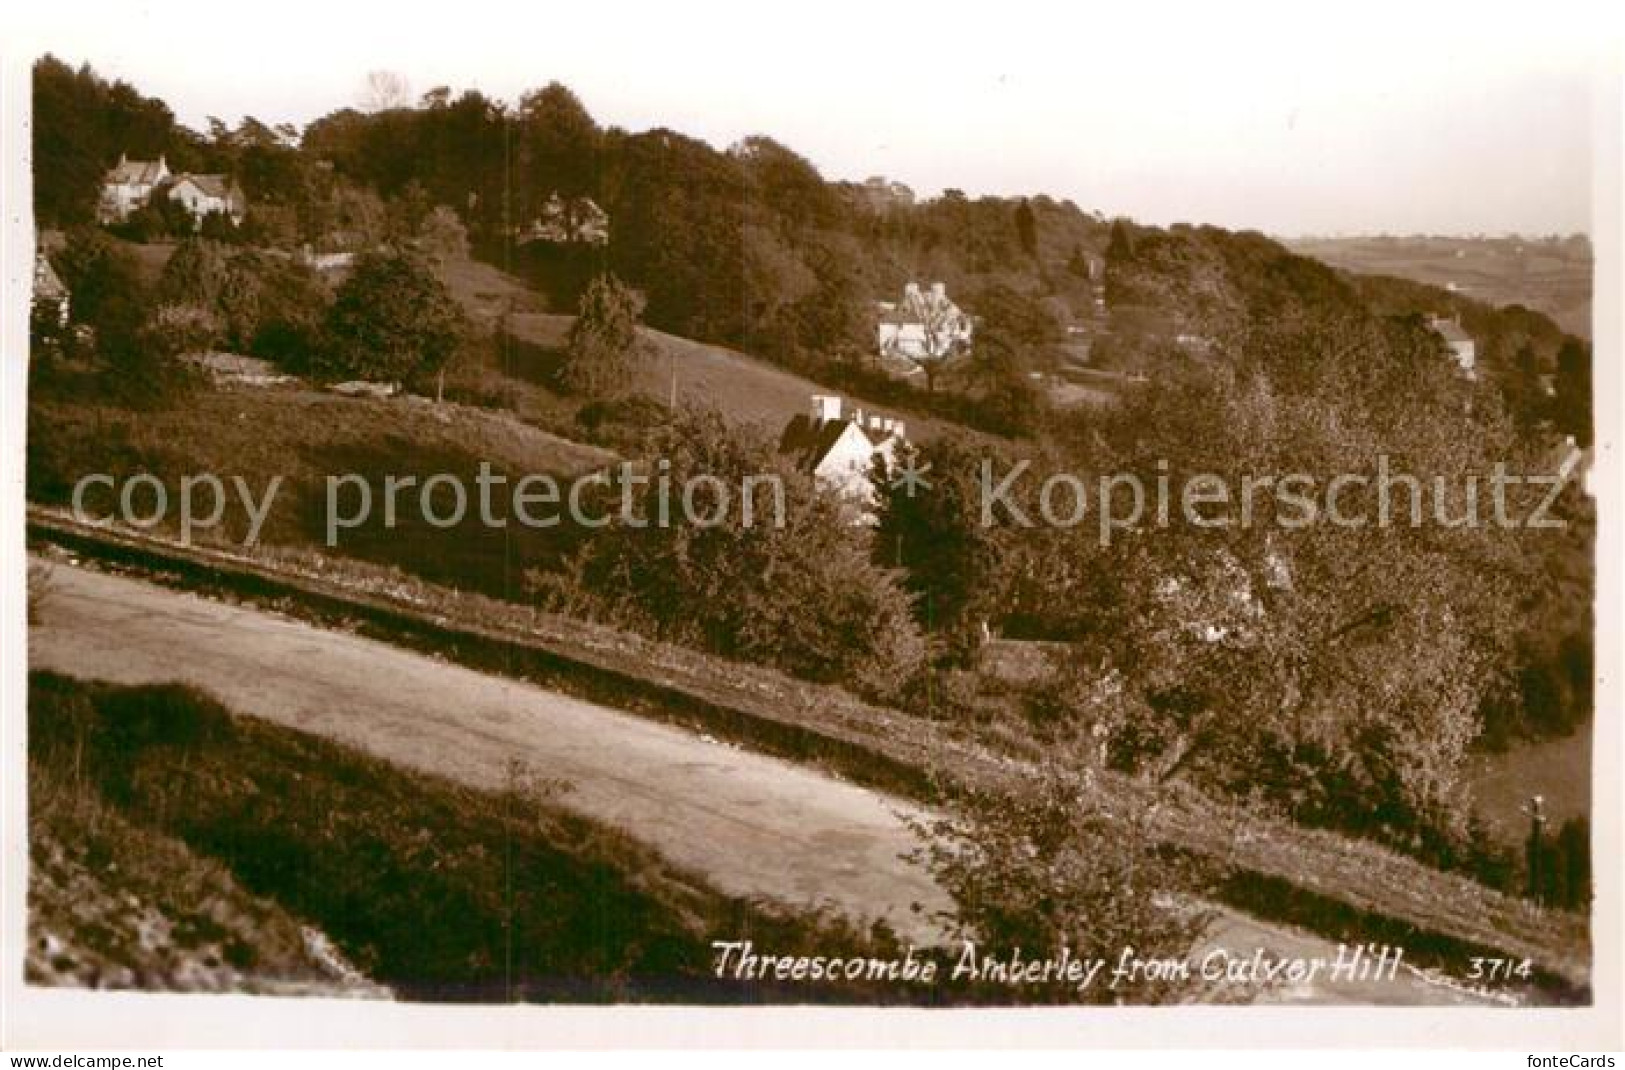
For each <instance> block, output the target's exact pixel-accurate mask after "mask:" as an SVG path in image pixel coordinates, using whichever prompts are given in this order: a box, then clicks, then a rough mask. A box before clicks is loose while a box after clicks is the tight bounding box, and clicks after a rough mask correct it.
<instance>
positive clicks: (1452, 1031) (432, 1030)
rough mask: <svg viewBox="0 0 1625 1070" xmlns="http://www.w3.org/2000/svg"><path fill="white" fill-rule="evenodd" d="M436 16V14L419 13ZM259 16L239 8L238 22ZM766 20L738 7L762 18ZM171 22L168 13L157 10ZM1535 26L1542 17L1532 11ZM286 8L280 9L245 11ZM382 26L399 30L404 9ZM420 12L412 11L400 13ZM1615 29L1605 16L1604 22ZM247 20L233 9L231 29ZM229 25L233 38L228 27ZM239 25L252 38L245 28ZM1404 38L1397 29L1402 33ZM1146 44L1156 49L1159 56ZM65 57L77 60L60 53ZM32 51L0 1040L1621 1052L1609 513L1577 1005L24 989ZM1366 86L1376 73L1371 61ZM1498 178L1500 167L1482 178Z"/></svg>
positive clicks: (1614, 195)
mask: <svg viewBox="0 0 1625 1070" xmlns="http://www.w3.org/2000/svg"><path fill="white" fill-rule="evenodd" d="M414 12H415V13H416V14H417V17H418V18H419V19H421V20H423V21H421V22H419V23H418V25H420V26H425V27H427V26H430V25H432V22H431V21H430V20H432V19H433V18H435V17H437V16H440V15H442V13H443V9H440V10H439V11H435V10H431V9H423V10H421V11H417V9H414ZM245 14H247V13H245ZM763 14H764V13H763V12H751V13H749V14H746V13H741V17H746V18H749V17H752V16H756V17H761V16H762V15H763ZM146 15H147V17H149V18H153V19H161V18H163V17H164V16H163V9H162V8H161V7H155V8H152V9H150V10H149V11H148V12H147V13H146ZM1529 15H1530V17H1531V18H1539V17H1541V13H1540V11H1539V10H1538V9H1531V10H1530V12H1529ZM264 17H276V15H275V12H271V11H262V12H258V13H253V14H248V15H247V18H248V22H250V23H251V22H252V20H253V19H254V18H264ZM389 18H391V19H393V20H405V15H404V14H403V13H402V11H401V8H400V7H398V6H397V7H392V8H391V11H390V14H389ZM407 21H409V20H407ZM1607 21H1608V19H1607V17H1606V16H1602V15H1599V17H1598V23H1599V26H1601V25H1603V24H1604V23H1606V22H1607ZM231 22H232V23H233V24H237V19H236V17H235V16H233V18H232V19H231ZM230 32H232V33H234V34H235V33H237V32H238V31H237V30H232V31H230ZM247 32H251V30H250V31H247ZM1395 32H1396V33H1399V32H1404V30H1403V27H1401V26H1396V27H1395ZM1147 47H1149V46H1147ZM1603 49H1604V51H1603V55H1604V56H1605V58H1604V59H1603V60H1602V61H1601V63H1600V64H1599V69H1598V71H1597V74H1596V93H1595V114H1594V121H1595V125H1594V129H1595V137H1594V140H1593V146H1592V156H1593V168H1594V192H1593V219H1594V225H1593V232H1592V236H1593V244H1594V247H1595V249H1596V253H1597V260H1596V278H1595V291H1594V313H1593V315H1594V332H1593V335H1594V339H1595V343H1594V344H1595V352H1596V354H1597V358H1596V369H1597V372H1596V396H1597V399H1598V406H1599V411H1598V443H1599V448H1598V451H1597V472H1598V482H1599V488H1600V493H1599V500H1600V501H1606V502H1614V501H1620V500H1625V465H1620V464H1617V463H1615V456H1616V453H1617V450H1618V432H1619V428H1620V427H1621V418H1622V416H1625V413H1622V412H1621V405H1622V403H1625V365H1622V363H1621V356H1622V352H1625V351H1622V348H1621V343H1622V341H1625V331H1622V323H1621V296H1622V293H1625V273H1622V264H1621V239H1622V227H1625V218H1622V196H1625V186H1622V183H1621V147H1622V145H1625V103H1622V87H1625V82H1622V80H1621V73H1622V63H1621V56H1620V53H1619V51H1618V42H1617V41H1615V42H1613V48H1612V50H1611V51H1610V50H1609V42H1607V41H1605V42H1604V43H1603ZM65 58H68V59H70V61H71V60H73V57H65ZM32 60H33V56H32V55H19V54H7V55H0V109H3V116H4V123H3V126H0V148H3V152H4V159H5V169H4V173H3V176H0V205H3V210H4V216H5V218H4V231H3V233H0V264H3V270H4V280H5V286H4V308H3V310H0V311H3V320H0V561H3V562H4V564H3V567H0V760H3V764H0V794H3V797H0V817H3V821H0V829H3V832H4V844H3V848H4V849H3V854H0V899H3V907H4V909H3V911H0V1046H3V1047H6V1048H8V1049H13V1050H15V1049H16V1048H35V1047H41V1046H50V1047H55V1048H56V1049H58V1050H62V1049H77V1050H88V1049H93V1048H104V1049H108V1048H117V1049H123V1050H137V1049H190V1048H197V1049H220V1048H232V1049H237V1048H290V1047H291V1048H319V1049H331V1048H419V1049H451V1048H471V1047H473V1048H497V1049H530V1048H583V1047H586V1048H598V1047H638V1048H642V1047H676V1048H691V1047H737V1048H760V1047H798V1048H875V1047H911V1048H946V1047H955V1048H983V1047H1057V1046H1066V1047H1074V1046H1077V1047H1110V1048H1189V1047H1204V1048H1205V1047H1213V1046H1232V1047H1247V1048H1304V1047H1323V1046H1343V1047H1371V1046H1377V1047H1390V1046H1395V1047H1397V1046H1425V1047H1439V1046H1449V1047H1455V1048H1474V1049H1480V1048H1506V1049H1521V1050H1525V1051H1539V1050H1569V1051H1575V1050H1586V1049H1597V1048H1618V1047H1620V1046H1621V1045H1622V1044H1625V1032H1622V1025H1621V1014H1622V1012H1621V1007H1622V1006H1625V989H1622V975H1621V961H1620V951H1621V947H1622V946H1625V931H1622V928H1621V919H1620V902H1621V890H1622V873H1625V849H1622V847H1621V844H1622V843H1625V839H1622V836H1621V810H1622V804H1621V789H1620V783H1619V776H1620V773H1621V771H1622V770H1625V746H1622V734H1621V725H1620V720H1619V713H1620V711H1621V709H1622V708H1625V703H1622V702H1621V697H1622V690H1621V680H1620V677H1619V674H1618V673H1617V671H1616V669H1615V667H1616V666H1621V665H1625V620H1622V619H1621V612H1622V610H1625V530H1622V526H1621V524H1620V523H1619V517H1618V514H1616V513H1615V512H1613V511H1612V510H1609V509H1603V510H1601V511H1600V512H1601V517H1600V525H1599V540H1598V557H1599V569H1598V591H1599V602H1598V613H1597V626H1598V627H1597V654H1598V657H1597V664H1598V666H1599V673H1600V680H1599V691H1598V696H1597V708H1598V715H1597V717H1596V732H1597V734H1596V740H1595V745H1594V754H1595V760H1594V763H1593V767H1594V768H1593V778H1594V779H1593V796H1592V797H1593V800H1594V803H1593V811H1594V815H1595V817H1594V821H1593V828H1594V832H1593V835H1594V837H1595V839H1594V845H1595V851H1594V855H1595V857H1596V860H1597V864H1596V867H1595V872H1596V885H1597V893H1598V909H1597V913H1596V916H1595V926H1594V937H1595V939H1594V945H1595V947H1596V951H1597V957H1596V963H1595V969H1594V974H1593V990H1594V993H1595V1002H1594V1004H1593V1006H1592V1007H1590V1008H1583V1009H1569V1010H1510V1009H1484V1010H1480V1009H1474V1008H1453V1009H1437V1008H1433V1009H1424V1008H1414V1009H1413V1008H1394V1009H1386V1008H1373V1009H1364V1008H1361V1009H1353V1008H1327V1007H1312V1008H1310V1007H1245V1008H1214V1007H1179V1008H1121V1009H1100V1008H1062V1009H1043V1010H990V1011H984V1010H935V1011H930V1010H874V1009H852V1010H832V1009H824V1008H818V1009H812V1008H793V1007H777V1008H760V1009H689V1008H669V1007H636V1006H619V1007H612V1008H601V1009H600V1008H560V1007H535V1006H524V1007H445V1006H426V1005H412V1004H401V1003H366V1002H357V1001H333V1000H311V999H278V998H272V997H249V996H207V995H151V994H123V993H104V992H97V993H85V992H73V991H62V990H49V989H39V988H28V987H25V986H23V985H21V983H20V979H21V974H22V966H21V962H22V951H23V942H22V941H23V932H24V903H25V897H26V881H27V874H26V861H27V847H26V843H25V837H24V835H23V834H22V833H23V830H25V829H26V827H27V824H26V798H25V795H26V777H25V776H24V775H23V771H24V769H25V768H26V765H25V757H24V755H25V752H24V741H23V729H24V725H25V716H24V712H23V711H24V683H25V681H26V631H25V622H24V614H25V601H26V599H25V597H24V594H23V589H24V583H25V577H24V568H23V566H22V554H23V473H24V449H23V442H24V438H23V433H24V416H25V411H26V403H25V385H26V377H25V359H24V354H25V352H26V344H27V295H28V293H29V289H30V286H31V280H32V262H33V261H32V256H33V233H32V220H31V213H30V206H31V205H32V186H31V180H30V173H29V73H30V67H31V64H32ZM1373 69H1374V76H1375V71H1376V68H1375V67H1374V68H1373ZM1486 180H1491V181H1493V176H1486Z"/></svg>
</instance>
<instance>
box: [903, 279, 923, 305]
mask: <svg viewBox="0 0 1625 1070" xmlns="http://www.w3.org/2000/svg"><path fill="white" fill-rule="evenodd" d="M919 297H920V284H919V283H917V282H911V283H909V284H908V285H906V286H904V287H903V300H905V301H917V300H919Z"/></svg>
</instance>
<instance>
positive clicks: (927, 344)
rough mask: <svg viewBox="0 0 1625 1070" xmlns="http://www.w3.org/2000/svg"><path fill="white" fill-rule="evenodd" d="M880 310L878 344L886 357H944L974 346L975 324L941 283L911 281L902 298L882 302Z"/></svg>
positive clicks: (881, 352) (937, 358)
mask: <svg viewBox="0 0 1625 1070" xmlns="http://www.w3.org/2000/svg"><path fill="white" fill-rule="evenodd" d="M878 310H879V313H880V323H879V327H878V330H877V334H876V343H877V345H878V347H879V350H880V355H881V356H882V357H887V356H897V357H903V358H905V359H907V360H911V361H916V362H918V361H932V360H944V359H946V358H948V357H951V356H954V355H956V354H958V353H961V352H964V351H965V350H967V349H969V348H970V342H971V334H972V332H973V331H974V330H975V326H974V324H973V323H972V322H971V318H970V317H969V316H967V315H966V314H965V313H964V312H963V311H961V310H960V308H959V306H958V305H956V304H954V303H953V302H952V301H950V300H949V299H948V290H947V287H946V286H944V285H943V284H942V283H940V282H934V283H932V284H931V287H930V289H922V288H921V286H920V284H919V283H917V282H911V283H909V284H908V285H907V286H905V287H904V288H903V299H902V300H901V301H895V302H893V301H881V302H879V309H878Z"/></svg>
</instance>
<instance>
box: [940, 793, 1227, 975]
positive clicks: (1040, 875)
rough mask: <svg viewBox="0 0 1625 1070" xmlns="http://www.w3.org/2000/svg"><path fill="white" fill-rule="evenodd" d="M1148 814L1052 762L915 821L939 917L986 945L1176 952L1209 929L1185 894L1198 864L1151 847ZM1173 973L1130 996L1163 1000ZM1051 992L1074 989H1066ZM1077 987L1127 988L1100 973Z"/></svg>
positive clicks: (1104, 953) (1197, 885)
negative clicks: (1017, 782) (1109, 799)
mask: <svg viewBox="0 0 1625 1070" xmlns="http://www.w3.org/2000/svg"><path fill="white" fill-rule="evenodd" d="M1147 826H1148V814H1147V813H1145V812H1143V811H1141V810H1139V809H1138V808H1137V807H1136V806H1135V805H1134V804H1131V803H1128V802H1126V801H1125V802H1123V803H1122V804H1117V803H1114V804H1113V807H1112V810H1111V812H1107V811H1106V810H1104V809H1102V807H1101V805H1100V803H1099V800H1098V796H1097V795H1096V794H1094V793H1092V792H1091V790H1090V786H1089V784H1088V782H1087V781H1086V780H1085V779H1084V778H1082V777H1079V776H1078V775H1077V774H1075V773H1074V772H1072V771H1071V770H1070V769H1067V768H1064V767H1063V766H1062V764H1061V763H1059V762H1053V763H1052V764H1051V765H1050V766H1049V767H1048V768H1047V769H1046V770H1045V771H1044V772H1043V773H1042V774H1040V775H1037V776H1035V777H1034V778H1033V779H1032V780H1030V781H1029V782H1027V783H1026V784H1024V785H1023V786H1022V787H1021V788H1020V789H1019V790H1018V791H1012V792H993V791H987V792H983V791H970V790H967V791H964V792H962V793H961V794H959V795H958V796H956V797H955V798H954V799H953V800H952V801H951V803H950V806H949V814H948V816H946V817H942V818H938V819H935V820H929V821H918V822H915V829H916V831H917V832H918V833H919V834H920V835H921V836H922V838H923V839H924V840H925V841H926V846H925V847H924V848H922V849H921V851H920V856H921V858H922V859H923V861H924V862H925V863H926V864H927V865H928V866H929V868H930V869H931V872H932V874H933V875H934V876H935V878H936V880H937V882H938V883H939V884H941V885H942V887H943V888H944V889H945V890H946V891H947V892H948V894H949V895H950V896H951V897H952V899H953V901H954V910H953V912H952V913H948V914H945V915H944V916H943V921H944V922H945V923H946V924H947V925H948V926H949V927H950V929H951V930H952V931H953V933H954V935H955V936H956V937H957V938H959V939H961V940H969V941H974V942H976V943H977V944H979V945H981V946H982V947H983V948H984V949H987V951H988V953H990V954H1001V953H1005V952H1007V951H1008V949H1010V948H1020V949H1022V950H1023V951H1026V952H1030V953H1035V954H1036V953H1040V951H1041V950H1043V951H1047V950H1049V949H1054V948H1061V947H1067V948H1070V949H1071V950H1072V953H1073V954H1074V955H1075V956H1077V957H1080V958H1084V957H1103V958H1106V959H1107V960H1109V961H1116V960H1117V958H1118V957H1119V956H1120V955H1121V954H1122V952H1123V950H1124V949H1125V948H1133V949H1134V951H1135V952H1136V953H1137V954H1138V955H1139V956H1141V957H1142V958H1184V957H1185V956H1186V955H1187V954H1188V953H1189V952H1190V950H1191V948H1192V946H1193V945H1194V943H1195V941H1196V940H1197V938H1198V937H1199V936H1200V935H1201V933H1202V931H1203V930H1204V929H1205V928H1206V926H1207V923H1208V921H1209V918H1208V916H1207V914H1206V913H1205V912H1203V911H1201V910H1198V909H1196V908H1195V907H1194V906H1193V905H1192V898H1193V896H1195V895H1197V894H1199V893H1200V892H1201V891H1202V884H1203V882H1202V881H1201V879H1200V877H1199V875H1198V873H1197V871H1196V870H1195V869H1194V868H1193V867H1192V866H1191V865H1190V864H1189V863H1187V862H1184V861H1182V860H1181V859H1179V858H1177V857H1174V856H1171V855H1168V854H1166V853H1164V852H1161V851H1159V850H1158V848H1157V847H1156V845H1155V840H1154V838H1153V836H1152V835H1151V833H1150V831H1149V829H1148V827H1147ZM1184 993H1185V986H1184V985H1181V984H1179V983H1177V982H1161V983H1157V984H1154V985H1151V986H1150V987H1143V986H1141V985H1139V984H1137V985H1136V987H1135V989H1134V991H1133V992H1132V993H1131V994H1128V995H1129V996H1130V997H1131V998H1133V999H1134V1000H1135V1001H1136V1002H1138V1001H1141V1000H1143V1001H1145V1002H1151V1003H1155V1002H1165V1001H1172V1000H1174V999H1176V998H1178V997H1179V996H1181V995H1182V994H1184ZM1057 996H1058V998H1063V999H1066V1000H1068V1001H1071V1000H1074V999H1076V998H1078V997H1079V994H1078V993H1075V992H1074V991H1073V990H1072V989H1064V990H1062V991H1061V992H1059V993H1058V994H1057ZM1081 996H1082V998H1085V999H1090V1000H1094V1001H1098V1002H1110V1001H1112V1000H1114V999H1120V998H1125V993H1123V992H1121V991H1114V990H1113V989H1111V988H1109V987H1106V986H1104V985H1101V984H1096V985H1092V986H1091V987H1089V988H1088V989H1086V990H1084V992H1083V993H1081Z"/></svg>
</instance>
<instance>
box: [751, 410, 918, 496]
mask: <svg viewBox="0 0 1625 1070" xmlns="http://www.w3.org/2000/svg"><path fill="white" fill-rule="evenodd" d="M907 445H908V437H907V432H906V429H905V427H904V425H903V421H901V420H896V419H892V418H891V417H888V416H881V415H879V414H877V413H865V412H864V411H863V410H862V409H853V410H852V411H851V412H850V413H847V412H843V404H842V401H841V399H840V398H839V397H835V396H831V395H826V394H814V395H813V398H812V410H811V412H809V413H805V414H802V415H799V416H796V417H794V418H793V419H791V421H790V423H789V424H788V425H787V426H786V427H785V429H784V434H783V436H782V437H781V438H780V440H779V451H780V452H781V453H785V454H789V455H791V456H793V457H794V458H795V460H796V463H797V464H798V465H799V466H800V467H801V468H802V469H803V470H805V471H807V472H810V473H811V474H812V476H813V478H814V479H815V480H817V481H818V483H819V485H820V486H823V487H826V488H829V489H830V490H833V491H834V492H835V493H836V494H838V495H840V496H841V497H842V498H843V499H845V500H846V501H847V502H849V503H851V504H852V505H853V507H854V508H855V509H856V510H857V514H858V517H859V519H860V520H862V521H864V522H870V523H872V522H873V519H874V508H875V506H876V504H877V500H876V498H877V496H876V493H875V488H874V484H873V482H872V481H871V479H870V474H871V473H872V472H873V470H874V464H875V461H876V460H877V459H878V460H881V461H884V462H885V464H886V465H888V466H892V465H895V464H896V463H897V462H898V461H899V460H900V459H901V457H902V453H903V450H904V449H905V448H906V447H907Z"/></svg>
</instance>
